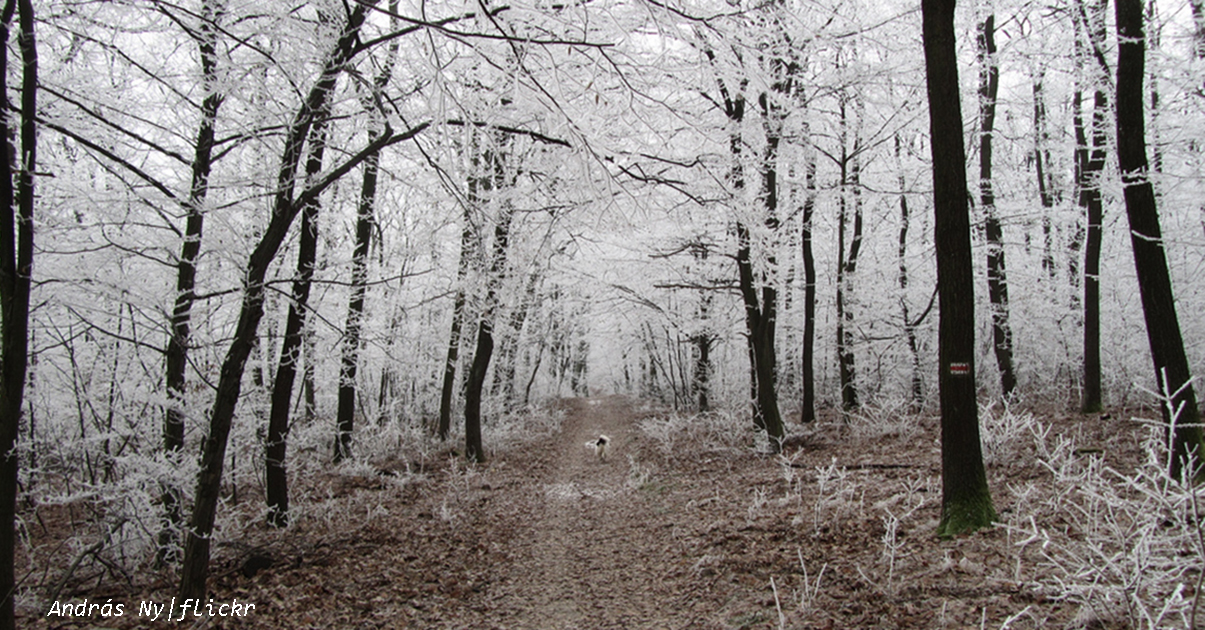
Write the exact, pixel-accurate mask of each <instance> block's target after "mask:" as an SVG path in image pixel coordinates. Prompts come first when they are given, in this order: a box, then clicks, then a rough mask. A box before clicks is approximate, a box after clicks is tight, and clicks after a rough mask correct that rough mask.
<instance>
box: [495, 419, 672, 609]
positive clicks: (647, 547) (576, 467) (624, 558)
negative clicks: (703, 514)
mask: <svg viewBox="0 0 1205 630" xmlns="http://www.w3.org/2000/svg"><path fill="white" fill-rule="evenodd" d="M569 406H570V408H569V411H568V413H567V415H566V418H565V420H564V423H563V425H562V429H561V431H560V432H559V434H558V435H557V436H556V437H555V438H554V439H552V440H550V441H549V442H548V443H547V444H542V445H540V446H539V448H540V449H541V451H542V452H540V453H538V454H537V457H541V458H544V459H545V460H546V462H547V465H546V466H539V467H536V468H539V469H543V471H544V472H543V474H541V475H540V477H539V478H538V479H535V480H533V481H532V483H531V484H528V485H525V487H524V491H525V492H528V493H531V496H530V497H529V499H530V500H529V501H526V502H524V503H527V504H528V505H529V506H530V507H531V513H530V515H528V516H524V517H522V518H521V521H520V522H521V523H523V526H521V528H520V531H519V532H518V533H517V534H516V536H515V543H517V545H516V546H517V549H516V550H515V556H514V563H513V565H512V566H511V567H510V568H509V570H508V573H509V576H508V579H507V580H505V581H504V583H503V584H500V585H498V586H497V587H496V590H495V591H494V595H495V597H494V598H493V599H494V602H493V603H494V606H495V609H494V615H491V616H492V617H493V621H494V622H495V623H497V624H499V626H500V627H506V628H533V629H534V628H540V629H554V628H555V629H561V628H566V629H567V628H641V627H659V628H663V627H666V626H665V625H664V624H665V622H666V616H667V615H666V613H667V611H666V610H664V605H665V603H666V599H667V598H668V599H672V598H673V597H672V594H667V593H662V592H661V591H662V581H663V580H664V578H665V577H666V576H667V575H668V574H670V573H672V572H674V571H677V570H679V569H680V567H679V564H680V562H681V561H680V560H679V559H677V556H676V554H675V550H674V549H673V547H674V544H673V542H672V536H671V535H670V532H650V531H649V522H650V521H651V519H648V518H647V514H648V513H649V511H650V510H655V509H657V507H656V504H655V502H650V501H649V497H648V496H647V492H645V491H642V490H640V489H639V488H636V487H633V486H634V484H630V483H629V478H630V469H631V465H630V464H629V461H628V458H627V456H626V453H625V450H626V449H627V448H628V447H630V446H631V445H632V444H633V441H634V440H635V438H636V435H635V432H636V431H637V430H638V429H637V428H636V426H635V422H634V418H635V413H634V411H633V409H632V407H631V403H630V402H629V401H627V400H626V399H624V398H620V397H607V398H592V399H577V400H573V401H569ZM599 434H605V435H607V436H609V437H610V438H611V440H612V448H611V450H610V452H609V453H608V457H607V460H606V461H600V460H599V459H598V458H596V457H595V455H594V453H593V451H592V450H590V449H589V448H587V447H586V442H587V441H589V440H593V439H595V438H597V437H598V435H599Z"/></svg>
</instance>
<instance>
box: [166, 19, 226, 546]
mask: <svg viewBox="0 0 1205 630" xmlns="http://www.w3.org/2000/svg"><path fill="white" fill-rule="evenodd" d="M214 5H215V3H214V2H212V1H209V0H207V1H206V2H204V3H203V4H202V5H201V24H200V26H199V28H198V29H197V33H198V34H197V36H196V37H197V45H198V48H199V49H200V53H201V82H202V85H203V88H204V90H205V99H204V100H203V101H202V102H201V122H200V125H199V126H198V128H197V139H196V143H195V145H194V147H193V148H194V153H193V159H192V184H191V185H190V187H189V195H188V202H187V203H186V204H184V212H185V215H186V216H187V221H186V224H185V228H184V244H183V246H182V248H181V252H180V259H179V262H178V263H177V265H176V300H175V305H174V306H173V307H172V316H171V321H170V332H171V334H170V336H169V337H168V342H167V350H166V352H165V361H164V363H165V370H166V375H165V379H164V380H165V381H166V384H167V398H168V404H167V409H166V413H165V418H164V423H163V451H164V454H165V455H166V456H167V460H168V462H169V463H170V464H171V465H173V466H179V465H180V464H181V463H182V462H181V461H180V451H181V450H182V449H183V448H184V404H185V401H184V386H185V373H186V370H187V367H188V344H189V340H190V336H191V321H192V305H193V302H194V301H195V299H196V292H195V289H196V284H197V283H196V277H197V258H198V257H199V255H200V252H201V236H202V232H203V230H204V221H205V199H206V197H207V196H208V194H209V173H210V171H211V170H212V160H213V141H214V126H215V124H216V122H217V115H218V108H219V107H221V105H222V100H223V96H222V95H221V94H220V93H219V92H218V91H217V88H218V85H217V81H218V76H217V35H218V27H217V23H216V21H217V18H218V10H217V7H215V6H214ZM161 499H162V502H163V514H164V517H163V527H162V528H161V529H160V530H159V550H158V552H157V554H156V556H157V557H156V562H157V563H158V564H161V565H162V564H165V563H169V564H170V563H175V562H176V561H178V560H179V551H178V548H179V544H180V542H179V537H180V536H179V530H180V526H181V525H182V521H183V515H182V512H181V507H180V489H179V488H177V487H175V486H174V485H173V484H171V483H170V482H168V481H164V482H163V493H162V495H161Z"/></svg>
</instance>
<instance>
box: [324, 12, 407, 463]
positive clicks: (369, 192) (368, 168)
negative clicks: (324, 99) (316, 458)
mask: <svg viewBox="0 0 1205 630" xmlns="http://www.w3.org/2000/svg"><path fill="white" fill-rule="evenodd" d="M389 13H390V14H391V17H390V21H389V24H390V30H394V29H396V28H397V23H398V20H397V17H395V16H396V14H397V0H393V1H392V2H390V3H389ZM397 51H398V42H397V40H393V41H392V42H390V44H389V48H388V52H387V53H386V57H385V62H384V63H383V64H382V65H381V69H380V71H379V72H378V73H377V76H376V77H375V78H374V79H373V82H372V87H371V89H370V90H369V93H368V94H366V95H365V96H364V98H363V106H364V110H365V111H366V112H367V113H368V116H369V119H370V121H371V125H372V126H371V127H369V129H368V143H369V144H372V143H373V142H375V141H376V140H377V138H379V137H380V136H381V130H382V128H383V126H384V120H383V119H382V114H381V112H380V111H379V109H378V106H377V103H379V102H380V99H381V92H382V91H383V90H384V89H385V86H386V85H387V84H388V83H389V79H390V76H391V75H392V74H393V64H394V61H395V60H396V58H397ZM380 170H381V156H380V154H374V155H370V156H368V159H366V160H364V175H363V179H362V180H361V184H360V200H359V203H358V204H357V205H356V244H355V249H354V251H353V252H352V262H351V294H350V295H349V296H348V298H347V325H346V327H345V328H344V330H343V349H342V352H341V356H340V359H339V408H338V411H337V414H336V416H337V417H336V419H335V422H336V425H337V437H336V439H335V461H336V462H338V461H342V460H343V459H345V458H347V457H350V456H351V435H352V430H353V429H354V426H355V417H356V372H357V371H358V368H359V363H360V333H361V330H360V329H361V326H362V323H361V322H362V320H363V318H364V296H365V293H367V289H368V250H369V248H370V246H371V245H372V231H373V226H374V225H375V223H376V220H375V219H374V216H375V212H374V208H375V205H376V197H377V179H378V178H379V175H380Z"/></svg>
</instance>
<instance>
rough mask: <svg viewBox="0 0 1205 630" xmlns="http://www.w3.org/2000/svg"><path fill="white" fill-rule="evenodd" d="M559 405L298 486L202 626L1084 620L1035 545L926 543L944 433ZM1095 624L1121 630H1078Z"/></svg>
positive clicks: (1098, 450) (1112, 441)
mask: <svg viewBox="0 0 1205 630" xmlns="http://www.w3.org/2000/svg"><path fill="white" fill-rule="evenodd" d="M558 405H559V411H560V413H561V421H560V423H559V424H558V425H556V426H554V427H551V428H547V429H546V430H545V431H543V432H542V433H540V434H539V436H538V437H536V438H533V439H527V440H525V441H521V442H515V443H512V444H508V445H506V446H505V447H504V448H499V449H498V450H497V452H494V453H491V459H490V460H489V461H488V462H487V463H485V464H479V465H466V464H465V463H463V461H462V460H461V459H458V458H456V457H455V456H454V453H449V452H444V453H431V454H428V455H424V456H423V457H421V458H418V459H413V460H404V459H395V460H391V461H387V462H376V463H375V464H374V465H373V466H372V467H368V466H364V467H362V468H361V469H359V472H352V473H348V472H344V473H328V474H327V475H326V476H324V477H322V478H319V479H311V480H309V481H308V483H310V484H314V485H315V486H316V487H311V488H309V489H308V492H309V496H311V497H322V496H325V497H327V500H328V502H331V503H330V505H331V506H333V507H329V508H328V509H327V510H326V511H325V512H323V511H321V510H316V509H314V510H311V512H310V513H308V515H306V516H303V517H298V518H297V519H296V522H295V523H294V524H293V525H292V526H291V527H290V528H289V529H288V530H286V531H285V532H284V533H283V534H282V533H281V532H275V531H271V530H268V529H266V528H264V527H262V526H259V525H249V526H248V527H247V531H245V532H244V535H243V536H242V538H241V539H240V540H239V541H238V542H237V543H234V542H227V543H224V544H221V545H219V546H218V547H217V548H216V551H215V558H214V562H213V564H212V572H211V575H213V576H214V577H211V580H210V585H211V589H212V591H213V592H212V596H213V598H214V602H215V604H220V603H224V602H230V601H232V600H235V599H237V600H238V601H239V602H242V603H253V604H254V605H255V608H254V611H253V612H251V613H250V614H248V615H247V616H246V617H242V618H226V619H221V618H216V619H214V620H212V622H211V623H210V624H209V625H208V626H207V627H255V628H474V629H477V628H482V629H489V628H497V629H548V630H558V629H594V628H598V629H602V628H625V629H626V628H649V629H654V628H655V629H671V628H706V629H711V628H714V629H736V628H840V629H845V628H917V629H919V628H1002V627H1010V628H1038V627H1065V626H1067V625H1068V624H1072V622H1073V620H1075V619H1076V615H1077V612H1078V610H1079V606H1078V605H1075V604H1072V603H1070V602H1068V601H1065V600H1063V599H1061V598H1058V597H1054V596H1051V595H1050V593H1049V591H1048V590H1044V589H1043V588H1040V587H1039V586H1038V585H1037V583H1036V582H1035V580H1036V579H1037V578H1039V577H1040V575H1039V573H1040V572H1041V571H1042V568H1041V563H1040V559H1041V558H1040V554H1038V553H1036V552H1034V551H1033V549H1034V547H1035V546H1034V545H1030V546H1029V547H1026V546H1025V545H1024V544H1021V543H1020V541H1019V540H1018V538H1019V537H1020V536H1019V535H1018V533H1017V532H1016V531H1014V530H1013V529H1010V528H1008V527H993V528H989V529H987V530H984V531H981V532H979V533H976V534H972V535H969V536H963V537H958V538H955V539H952V540H941V539H938V538H937V537H936V536H935V534H934V532H935V531H936V528H937V523H938V518H939V513H940V497H941V486H940V483H941V482H940V444H939V440H938V437H937V436H938V427H937V426H936V419H933V418H928V419H921V420H916V419H915V418H914V419H913V420H914V423H915V422H919V425H920V426H913V427H912V428H911V429H908V430H904V429H900V430H898V431H893V430H891V429H890V428H887V429H883V428H880V429H877V430H876V431H875V432H873V433H866V434H858V431H859V429H858V428H857V426H856V425H849V424H845V423H842V422H840V421H835V420H830V421H828V422H820V423H817V424H816V426H814V427H811V428H808V429H806V432H805V433H798V432H799V431H805V429H801V428H800V427H799V426H798V425H795V426H794V427H793V429H794V430H795V431H796V434H795V435H794V436H793V437H792V438H791V439H790V440H788V443H787V445H786V448H785V450H784V453H783V454H782V455H767V454H764V453H760V452H759V451H758V449H756V448H754V444H753V442H754V434H753V433H752V432H751V431H749V430H747V429H746V428H744V427H743V426H740V425H734V426H721V425H722V424H723V423H718V422H707V421H705V420H704V419H699V418H695V419H690V418H686V419H679V420H671V419H669V416H668V415H666V414H665V413H663V412H659V411H658V410H656V409H653V408H649V407H644V406H641V405H640V404H639V403H636V402H633V401H631V400H629V399H626V398H622V397H598V398H579V399H569V400H565V401H562V402H561V403H558ZM1049 422H1051V423H1052V424H1053V425H1054V427H1055V429H1054V430H1055V431H1056V432H1059V433H1065V434H1075V435H1076V437H1077V440H1078V441H1079V443H1081V444H1085V445H1087V446H1088V447H1089V448H1085V449H1083V450H1084V452H1086V453H1093V454H1096V455H1099V454H1102V453H1104V454H1107V457H1110V458H1113V459H1112V460H1111V462H1112V463H1114V464H1115V465H1116V462H1118V461H1122V462H1124V461H1136V460H1138V459H1139V458H1140V457H1141V451H1140V440H1139V439H1138V438H1136V437H1135V435H1136V432H1135V431H1132V430H1130V429H1129V428H1128V427H1129V425H1127V424H1125V423H1122V422H1119V421H1114V422H1105V421H1101V420H1098V419H1096V418H1094V417H1081V416H1066V417H1062V418H1055V419H1049ZM599 434H606V435H608V436H610V437H611V439H612V449H611V450H610V452H609V453H608V457H607V459H606V460H605V461H601V460H599V459H597V458H596V457H595V456H594V453H593V452H592V451H591V450H590V449H589V448H587V446H586V442H587V441H588V440H592V439H594V438H596V437H597V436H598V435H599ZM1094 456H1095V455H1094ZM1043 475H1045V477H1049V474H1047V473H1044V472H1043V471H1042V470H1041V469H1040V467H1037V466H1029V465H1019V464H1018V463H1017V462H1015V461H1013V462H1009V461H1005V462H1002V463H1000V464H999V465H995V466H990V467H989V476H990V477H991V483H992V486H993V493H994V498H995V503H996V507H997V509H998V511H1000V513H1001V517H1002V519H1003V520H1008V519H1009V518H1010V514H1011V512H1012V510H1013V507H1014V504H1015V503H1017V502H1018V501H1024V500H1025V499H1024V497H1023V496H1022V495H1025V493H1023V492H1022V491H1021V490H1020V488H1022V487H1031V488H1032V487H1033V485H1034V484H1035V483H1036V484H1039V485H1040V484H1042V483H1045V482H1044V481H1043V479H1044V477H1043ZM1025 496H1028V495H1025ZM1018 497H1021V498H1018ZM257 563H258V566H257ZM267 564H270V565H271V566H267V567H266V568H261V567H262V565H267ZM257 569H258V570H257ZM171 586H172V584H171V581H170V578H163V579H160V580H158V581H155V580H146V581H135V582H132V583H129V584H125V585H120V584H116V585H114V584H108V585H98V584H92V585H86V584H81V585H79V587H78V588H75V589H74V590H72V589H68V590H67V591H64V599H65V601H69V602H71V603H77V602H79V601H82V598H84V597H87V598H88V599H89V601H91V602H102V603H103V602H104V601H105V600H106V599H109V598H112V601H121V602H125V604H126V609H125V615H124V616H123V617H113V618H109V619H98V618H97V617H96V616H93V617H91V618H88V619H75V620H71V619H63V618H61V617H51V618H47V617H45V616H41V617H40V619H37V618H34V615H35V614H36V613H34V612H33V611H29V610H26V611H24V613H23V614H24V615H26V618H25V619H23V620H22V619H19V620H18V625H22V624H24V625H25V627H33V628H76V627H112V628H134V627H150V626H158V625H159V624H160V623H162V620H160V621H159V622H156V623H154V624H152V623H150V620H149V619H147V618H145V617H139V616H137V615H136V614H135V613H136V612H137V610H136V609H137V608H138V606H139V602H141V601H146V600H151V601H158V602H166V601H169V600H170V598H171V590H170V589H171ZM66 596H70V598H69V599H68V598H67V597H66ZM177 614H178V612H177ZM189 619H192V617H189ZM1079 621H1080V622H1083V621H1084V620H1083V619H1082V618H1081V619H1080V620H1079ZM1094 623H1095V626H1094V627H1113V626H1112V624H1107V623H1101V622H1099V621H1098V622H1084V623H1082V624H1081V625H1087V626H1093V625H1094ZM172 625H175V624H172Z"/></svg>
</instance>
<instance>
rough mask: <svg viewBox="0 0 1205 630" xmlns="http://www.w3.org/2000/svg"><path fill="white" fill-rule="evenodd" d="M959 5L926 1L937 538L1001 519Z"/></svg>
mask: <svg viewBox="0 0 1205 630" xmlns="http://www.w3.org/2000/svg"><path fill="white" fill-rule="evenodd" d="M954 5H955V0H922V3H921V17H922V22H923V37H924V49H925V79H926V86H927V89H928V95H929V131H930V137H931V139H930V145H931V149H932V152H933V214H934V230H935V238H934V243H935V245H936V249H937V286H938V294H939V295H938V307H939V308H940V319H939V323H938V333H937V334H938V369H939V376H938V384H939V388H940V396H941V464H942V466H941V471H942V506H941V523H940V524H939V525H938V528H937V532H938V535H940V536H954V535H957V534H961V533H964V532H969V531H974V530H976V529H978V528H980V527H984V526H986V525H989V524H990V523H991V522H992V521H993V520H995V518H996V511H995V509H994V508H993V507H992V498H991V494H990V492H989V491H988V487H987V473H986V471H985V470H984V467H983V453H982V450H981V445H980V443H979V408H978V404H977V401H976V399H975V301H974V290H973V288H972V287H973V286H974V284H973V283H974V275H973V273H972V268H971V235H970V218H969V216H968V209H967V183H966V150H965V148H964V145H963V139H962V109H961V104H960V97H959V93H958V57H957V54H956V52H955V48H954Z"/></svg>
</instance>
